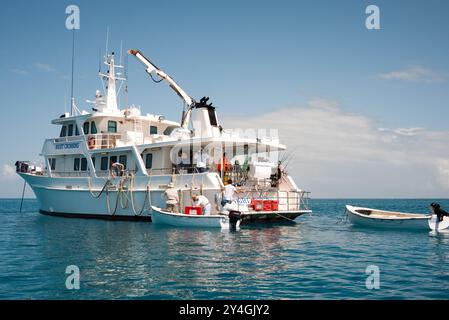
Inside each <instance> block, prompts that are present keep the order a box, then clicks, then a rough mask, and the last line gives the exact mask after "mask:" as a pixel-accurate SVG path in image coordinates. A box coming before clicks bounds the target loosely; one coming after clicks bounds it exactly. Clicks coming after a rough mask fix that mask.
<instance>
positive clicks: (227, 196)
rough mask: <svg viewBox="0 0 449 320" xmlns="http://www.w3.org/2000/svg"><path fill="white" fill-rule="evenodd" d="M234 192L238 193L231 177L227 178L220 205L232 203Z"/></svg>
mask: <svg viewBox="0 0 449 320" xmlns="http://www.w3.org/2000/svg"><path fill="white" fill-rule="evenodd" d="M236 193H239V191H238V190H237V188H236V187H235V186H234V185H233V184H232V179H229V180H228V184H227V185H225V187H224V191H223V201H222V206H224V205H225V204H226V203H232V201H234V195H235V194H236Z"/></svg>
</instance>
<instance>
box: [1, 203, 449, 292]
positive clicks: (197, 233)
mask: <svg viewBox="0 0 449 320" xmlns="http://www.w3.org/2000/svg"><path fill="white" fill-rule="evenodd" d="M432 201H438V202H439V203H440V204H441V205H442V206H443V207H445V208H449V200H437V199H433V200H432ZM430 202H431V200H313V201H312V203H311V204H312V206H313V210H314V213H313V214H312V215H304V216H302V217H299V218H298V219H297V224H295V225H292V224H289V223H287V224H285V223H283V224H277V225H275V226H265V225H254V226H251V227H247V226H245V227H242V229H241V230H240V231H234V232H229V231H226V232H225V231H221V230H205V229H179V228H171V227H160V226H155V225H152V224H151V223H148V222H117V221H102V220H86V219H67V218H58V217H49V216H44V215H40V214H39V213H38V208H39V207H38V203H37V201H35V200H25V202H24V207H23V212H22V213H19V212H18V209H19V205H20V201H19V200H0V299H117V298H118V299H447V298H448V297H449V264H448V262H449V234H444V233H442V234H437V235H434V234H431V233H429V232H427V231H415V232H413V231H382V230H375V229H366V228H360V227H355V226H352V225H351V224H350V223H349V222H347V221H345V220H344V205H345V204H347V203H351V204H354V205H361V206H367V207H376V208H383V209H387V210H400V211H408V212H426V211H427V210H428V209H427V208H428V205H429V203H430ZM68 265H76V266H78V267H79V269H80V274H81V276H80V289H79V290H68V289H67V288H66V286H65V282H66V277H67V276H68V275H67V274H66V273H65V271H66V267H67V266H68ZM368 265H375V266H378V268H379V271H380V276H379V279H380V288H379V289H371V290H370V289H367V287H366V284H365V282H366V279H367V277H368V275H367V274H366V273H365V271H366V268H367V266H368Z"/></svg>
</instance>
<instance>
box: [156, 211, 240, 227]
mask: <svg viewBox="0 0 449 320" xmlns="http://www.w3.org/2000/svg"><path fill="white" fill-rule="evenodd" d="M151 209H152V211H151V220H152V222H153V223H155V224H165V225H170V226H175V227H198V228H221V229H233V228H236V229H238V228H239V227H240V218H234V219H233V218H232V217H230V216H227V215H221V214H214V215H194V214H184V213H173V212H168V211H165V210H163V209H161V208H158V207H154V206H152V207H151Z"/></svg>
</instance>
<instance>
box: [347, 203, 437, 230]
mask: <svg viewBox="0 0 449 320" xmlns="http://www.w3.org/2000/svg"><path fill="white" fill-rule="evenodd" d="M353 208H355V207H352V206H346V209H347V210H346V212H347V215H348V219H349V221H350V222H351V223H352V224H354V225H357V226H363V227H370V228H382V229H400V230H429V226H428V220H429V219H428V218H427V217H425V216H424V215H423V217H416V218H400V219H386V218H385V219H382V218H372V217H369V216H364V215H362V214H359V213H357V212H356V211H355V210H354V209H353Z"/></svg>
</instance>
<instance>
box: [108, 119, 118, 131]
mask: <svg viewBox="0 0 449 320" xmlns="http://www.w3.org/2000/svg"><path fill="white" fill-rule="evenodd" d="M108 132H110V133H117V121H108Z"/></svg>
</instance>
